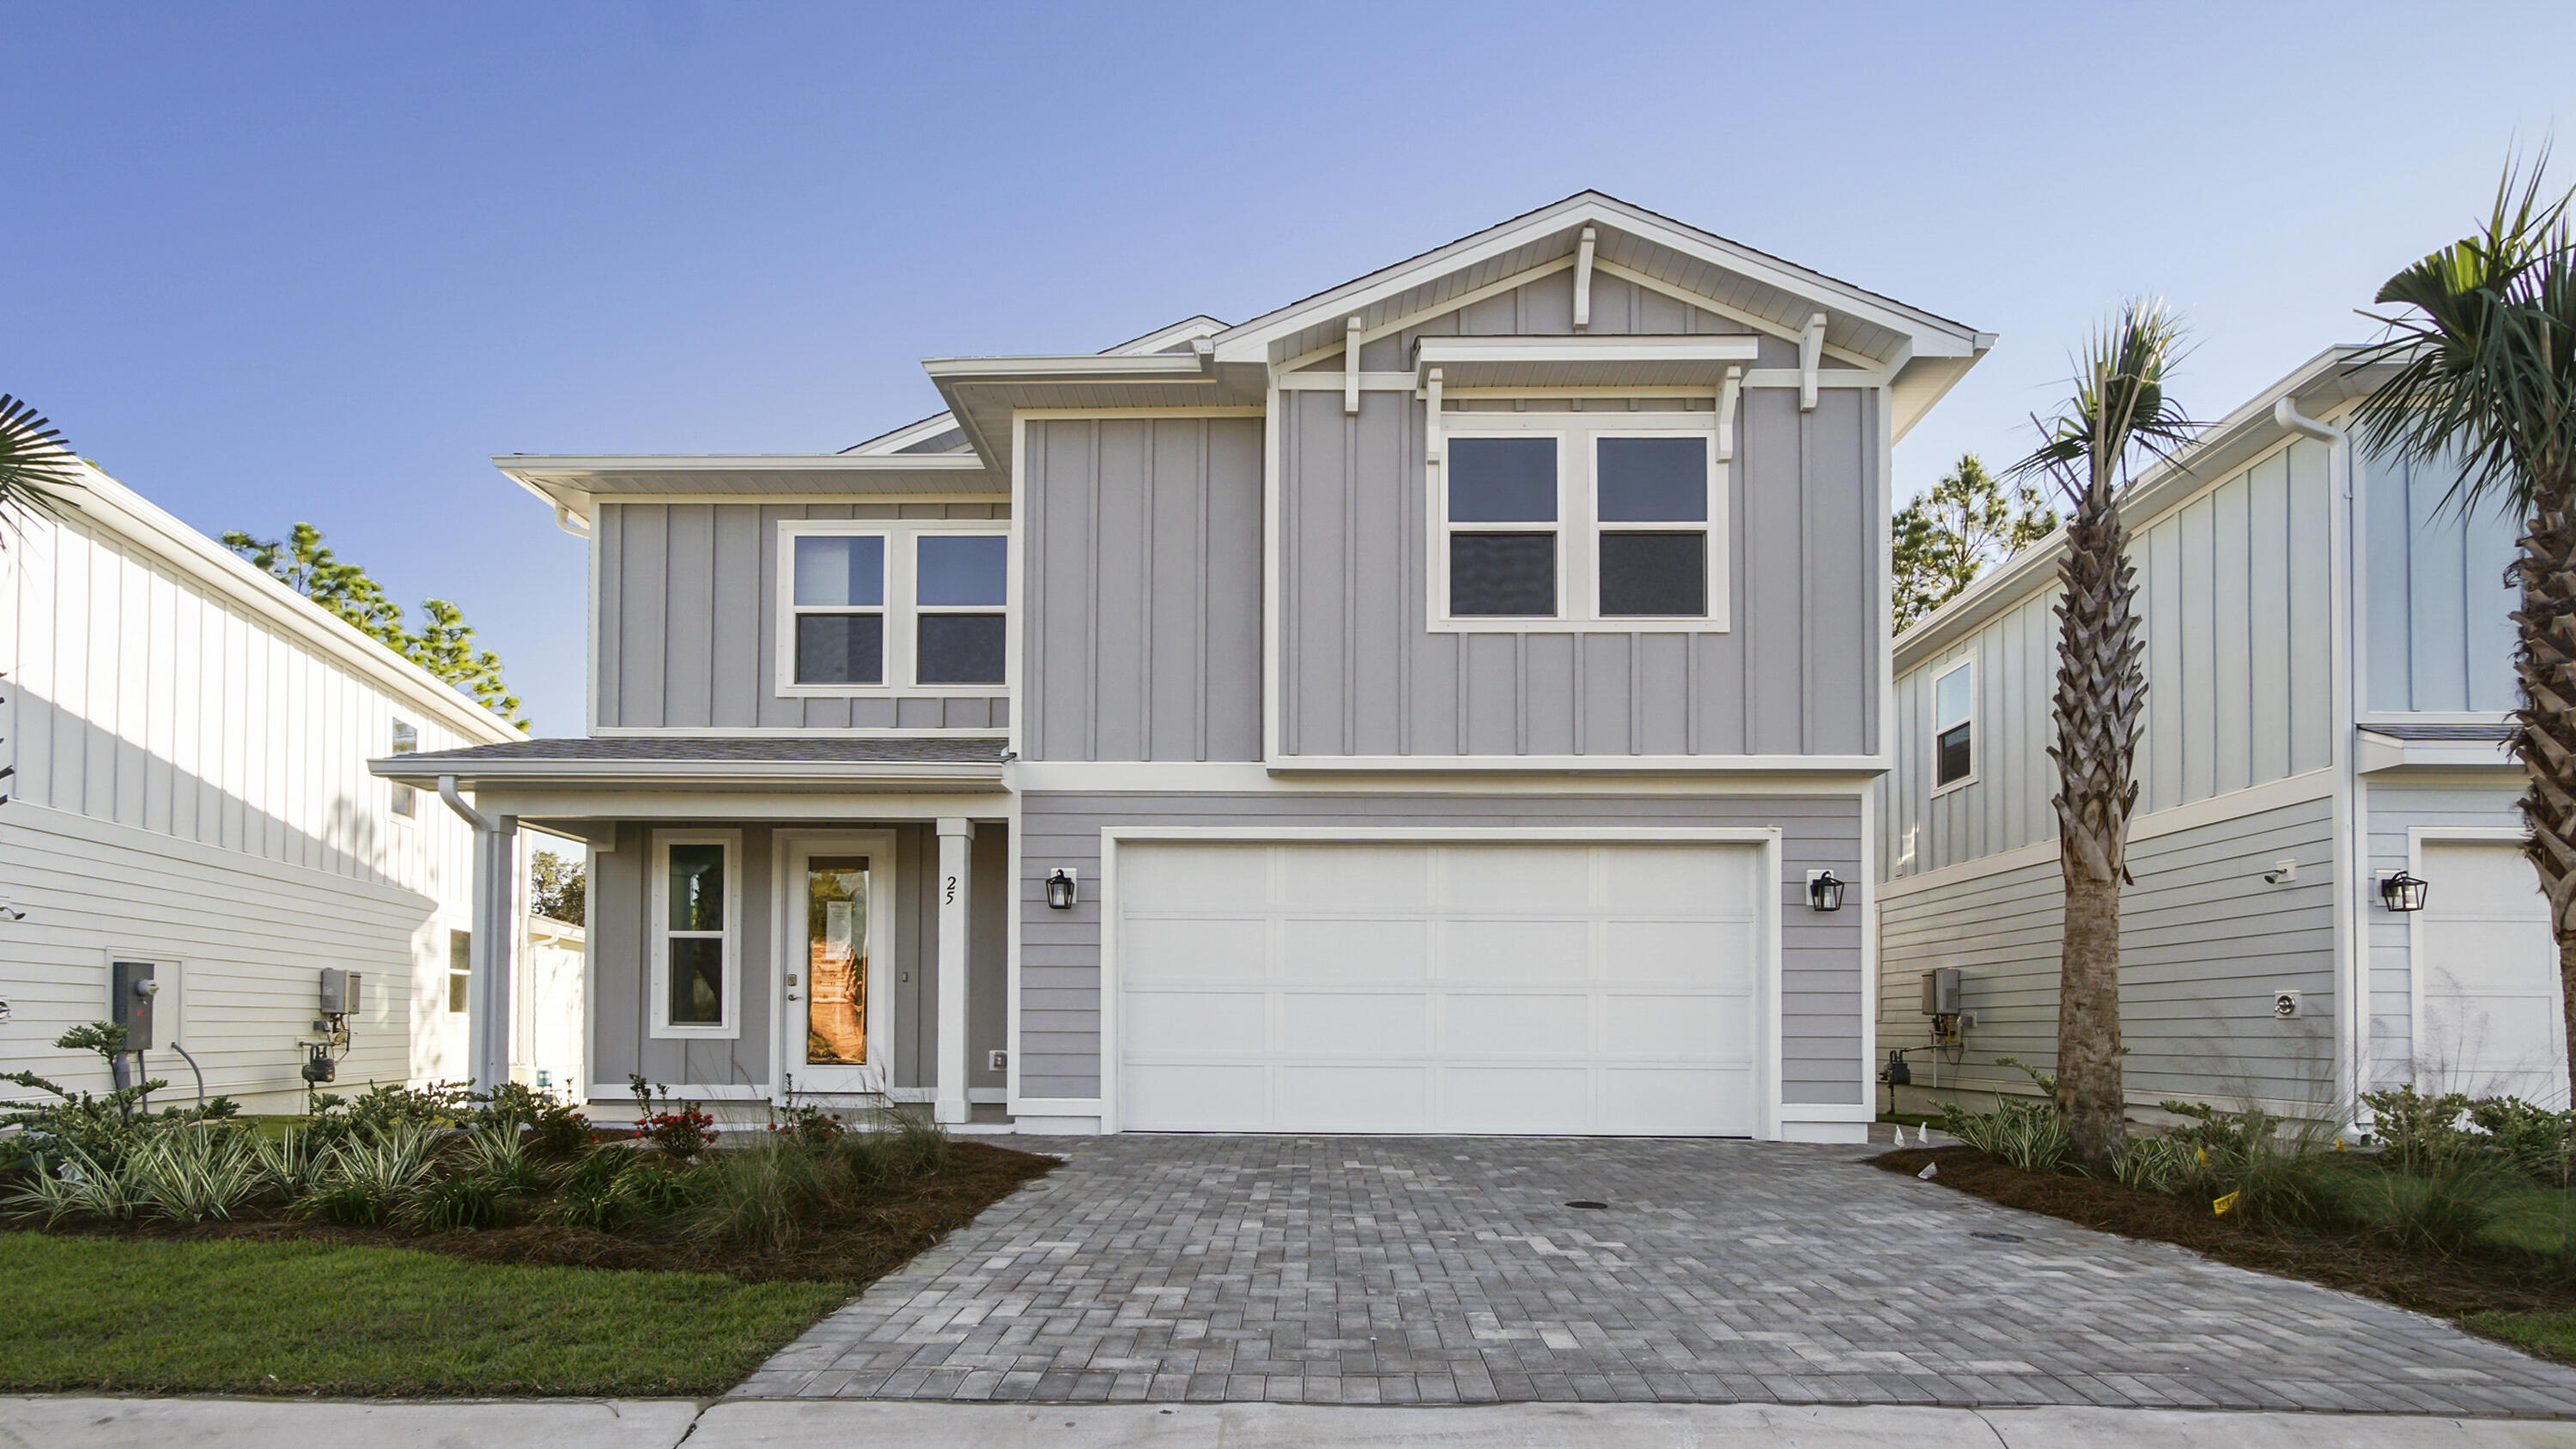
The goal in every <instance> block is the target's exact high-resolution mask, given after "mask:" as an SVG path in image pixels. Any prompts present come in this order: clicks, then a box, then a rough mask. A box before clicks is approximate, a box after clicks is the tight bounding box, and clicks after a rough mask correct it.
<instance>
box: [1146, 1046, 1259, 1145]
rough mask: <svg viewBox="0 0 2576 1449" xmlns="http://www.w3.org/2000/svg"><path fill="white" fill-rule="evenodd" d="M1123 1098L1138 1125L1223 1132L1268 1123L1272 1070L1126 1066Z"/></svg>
mask: <svg viewBox="0 0 2576 1449" xmlns="http://www.w3.org/2000/svg"><path fill="white" fill-rule="evenodd" d="M1125 1072H1126V1080H1125V1081H1124V1082H1123V1083H1122V1085H1121V1094H1122V1095H1123V1096H1124V1097H1125V1098H1126V1102H1127V1111H1128V1113H1129V1115H1130V1116H1132V1117H1133V1118H1134V1119H1135V1120H1136V1121H1138V1122H1150V1123H1153V1124H1155V1125H1157V1126H1160V1127H1164V1128H1167V1129H1170V1130H1175V1131H1182V1132H1188V1131H1201V1130H1203V1131H1224V1130H1227V1129H1229V1128H1235V1129H1239V1128H1241V1126H1242V1125H1243V1124H1244V1123H1246V1122H1266V1121H1268V1120H1270V1117H1271V1115H1272V1114H1271V1109H1270V1069H1269V1068H1267V1067H1264V1066H1259V1065H1254V1064H1244V1065H1212V1064H1210V1065H1172V1064H1139V1063H1136V1062H1129V1063H1128V1064H1127V1066H1126V1069H1125Z"/></svg>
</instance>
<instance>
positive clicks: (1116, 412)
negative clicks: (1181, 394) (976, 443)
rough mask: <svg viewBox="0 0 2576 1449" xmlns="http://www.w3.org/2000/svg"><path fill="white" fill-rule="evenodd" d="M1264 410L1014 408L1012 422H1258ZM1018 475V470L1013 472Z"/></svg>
mask: <svg viewBox="0 0 2576 1449" xmlns="http://www.w3.org/2000/svg"><path fill="white" fill-rule="evenodd" d="M1261 414H1262V409H1261V408H1260V407H1259V406H1258V405H1256V404H1250V403H1243V404H1229V405H1224V406H1217V405H1213V404H1205V403H1189V404H1183V405H1181V406H1178V407H1168V408H1013V409H1011V416H1012V417H1013V418H1027V419H1029V420H1031V421H1033V422H1041V423H1049V422H1066V421H1069V420H1075V419H1080V418H1257V417H1259V416H1261ZM1014 476H1017V475H1016V470H1015V471H1014Z"/></svg>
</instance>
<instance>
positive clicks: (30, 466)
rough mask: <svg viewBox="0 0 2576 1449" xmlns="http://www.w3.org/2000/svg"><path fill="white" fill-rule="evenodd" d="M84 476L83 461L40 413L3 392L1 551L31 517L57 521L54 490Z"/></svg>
mask: <svg viewBox="0 0 2576 1449" xmlns="http://www.w3.org/2000/svg"><path fill="white" fill-rule="evenodd" d="M79 477H80V458H79V456H78V455H76V454H74V453H73V452H72V450H71V446H70V445H69V444H68V443H65V442H64V441H63V435H62V432H61V431H60V430H59V429H57V428H56V427H55V426H54V425H53V424H52V423H49V422H47V421H45V419H44V418H43V417H42V416H41V415H39V414H38V413H37V412H36V410H35V409H34V408H32V407H29V406H28V405H27V404H25V403H23V402H20V401H19V400H18V399H16V398H14V397H11V396H9V395H8V394H6V393H0V546H6V545H7V543H8V536H9V534H10V532H11V531H12V530H13V529H14V527H15V526H16V525H17V524H18V523H19V522H20V521H21V520H23V519H24V518H25V517H26V516H27V515H28V514H30V513H40V514H43V515H45V516H46V517H49V518H50V517H57V516H59V515H60V513H61V508H62V498H61V496H60V495H59V494H57V493H56V492H55V491H54V490H55V489H57V488H59V487H62V486H63V485H65V484H68V483H71V482H73V481H75V480H77V479H78V478H79Z"/></svg>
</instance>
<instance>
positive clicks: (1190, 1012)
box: [1114, 842, 1764, 1136]
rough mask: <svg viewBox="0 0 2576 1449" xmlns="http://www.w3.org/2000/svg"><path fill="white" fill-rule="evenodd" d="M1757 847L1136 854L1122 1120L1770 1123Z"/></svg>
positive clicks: (1295, 1125) (1439, 1128) (1125, 950)
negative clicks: (1760, 1097) (1758, 1106)
mask: <svg viewBox="0 0 2576 1449" xmlns="http://www.w3.org/2000/svg"><path fill="white" fill-rule="evenodd" d="M1760 860H1761V856H1760V855H1759V853H1758V852H1757V851H1756V850H1755V849H1754V848H1753V847H1751V846H1743V845H1581V844H1532V845H1505V844H1492V843H1484V842H1477V843H1473V844H1446V843H1443V844H1436V845H1435V844H1423V843H1388V844H1367V845H1359V844H1344V843H1339V842H1334V843H1321V842H1316V843H1306V842H1300V843H1294V844H1267V843H1263V844H1210V843H1197V842H1192V843H1186V844H1185V843H1177V842H1150V843H1146V842H1137V843H1129V844H1126V845H1123V846H1121V847H1120V848H1119V851H1118V882H1117V901H1116V902H1115V905H1116V907H1117V910H1118V938H1117V941H1116V943H1115V947H1114V950H1115V953H1116V969H1117V972H1118V978H1119V983H1120V984H1119V1019H1118V1022H1117V1027H1116V1030H1117V1035H1118V1037H1119V1039H1120V1042H1121V1049H1120V1066H1119V1087H1118V1093H1119V1102H1120V1110H1121V1114H1122V1120H1123V1125H1124V1126H1125V1127H1127V1128H1129V1129H1132V1130H1146V1131H1151V1130H1158V1129H1159V1130H1165V1131H1191V1130H1197V1131H1240V1132H1265V1131H1266V1132H1427V1133H1447V1132H1462V1133H1489V1132H1490V1133H1633V1134H1673V1135H1696V1134H1709V1135H1728V1136H1745V1135H1750V1134H1751V1133H1752V1132H1753V1131H1754V1130H1755V1127H1756V1125H1757V1117H1756V1113H1755V1109H1754V1100H1755V1090H1756V1081H1757V1076H1758V1074H1757V1073H1756V1071H1755V1064H1756V1060H1757V1057H1756V1043H1758V1042H1760V1041H1762V1040H1763V1039H1764V1034H1763V1033H1762V1032H1761V1030H1760V1029H1759V1023H1760V1022H1761V1020H1762V1013H1761V1011H1760V1009H1759V998H1758V996H1757V992H1756V984H1757V982H1758V981H1759V980H1760V979H1761V977H1762V974H1763V973H1762V972H1761V971H1760V970H1759V969H1758V968H1759V962H1760V960H1761V944H1762V941H1763V935H1762V932H1761V931H1760V929H1759V928H1758V924H1757V922H1758V918H1759V910H1758V902H1759V900H1760V891H1759V881H1758V866H1759V862H1760Z"/></svg>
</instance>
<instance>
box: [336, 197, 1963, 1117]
mask: <svg viewBox="0 0 2576 1449" xmlns="http://www.w3.org/2000/svg"><path fill="white" fill-rule="evenodd" d="M1992 341H1993V339H1992V337H1990V336H1988V335H1985V334H1981V333H1978V332H1977V331H1975V330H1974V329H1972V328H1969V327H1967V326H1964V325H1962V324H1959V323H1956V322H1952V321H1948V320H1946V319H1944V318H1941V317H1938V316H1935V315H1933V314H1931V313H1928V312H1924V311H1921V310H1919V309H1917V308H1914V307H1910V306H1907V305H1905V304H1903V303H1900V302H1896V301H1892V300H1890V299H1888V298H1886V297H1882V296H1878V295H1875V294H1873V293H1870V292H1866V291H1863V290H1861V289H1859V288H1857V287H1854V286H1852V285H1850V284H1848V283H1844V282H1840V281H1836V280H1834V279H1832V278H1830V277H1825V276H1822V275H1819V274H1817V273H1815V272H1813V271H1809V270H1807V269H1805V268H1802V267H1798V266H1795V265H1792V264H1790V263H1788V262H1784V261H1781V260H1779V259H1777V258H1774V257H1769V256H1765V255H1763V254H1762V253H1759V252H1756V251H1753V250H1751V249H1749V248H1747V247H1744V246H1741V245H1738V244H1737V243H1734V242H1730V241H1726V240H1724V239H1722V238H1719V237H1716V236H1712V235H1710V234H1708V233H1706V232H1702V231H1698V230H1696V229H1694V228H1691V227H1688V226H1685V225H1682V224H1680V223H1677V222H1674V221H1671V220H1669V219H1667V218H1664V217H1661V216H1657V215H1654V214H1653V213H1650V212H1647V211H1643V210H1640V209H1639V208H1637V207H1634V206H1630V205H1627V204H1625V203H1623V202H1620V201H1617V200H1614V199H1612V198H1610V197H1606V196H1602V195H1599V194H1597V193H1591V192H1586V193H1583V194H1581V195H1577V196H1574V197H1570V198H1568V199H1566V200H1564V201H1562V202H1558V203H1556V204H1555V205H1552V206H1548V207H1546V208H1543V209H1541V210H1538V211H1534V212H1531V213H1529V214H1528V215H1525V216H1521V217H1518V218H1515V219H1513V220H1511V221H1508V222H1505V223H1503V224H1502V225H1499V226H1496V227H1494V228H1492V229H1490V230H1487V231H1483V232H1479V233H1477V234H1475V235H1473V236H1469V237H1466V238H1464V239H1462V240H1459V241H1456V242H1452V243H1450V244H1449V245H1446V246H1443V247H1440V248H1438V249H1436V250H1433V251H1429V252H1425V253H1423V254H1422V255H1419V256H1416V257H1413V258H1411V259H1410V260H1406V261H1400V262H1397V263H1395V264H1394V265H1392V266H1389V267H1386V268H1384V269H1383V270H1380V271H1376V272H1372V273H1370V274H1369V275H1367V276H1364V277H1360V278H1358V279H1356V280H1353V281H1350V282H1345V283H1343V284H1341V285H1338V286H1335V287H1332V288H1329V289H1327V290H1325V291H1322V292H1318V293H1316V294H1315V295H1313V296H1311V297H1308V298H1305V299H1304V300H1302V301H1296V302H1291V303H1289V304H1287V305H1285V306H1283V307H1281V308H1279V309H1278V310H1276V311H1273V312H1269V313H1266V314H1264V315H1262V316H1259V317H1255V318H1253V319H1252V320H1250V321H1247V322H1242V323H1238V324H1234V325H1228V324H1226V323H1222V322H1218V321H1216V320H1214V319H1211V318H1206V317H1197V318H1192V319H1190V320H1189V321H1186V322H1182V323H1179V324H1176V325H1174V326H1171V327H1167V328H1164V329H1162V330H1161V331H1158V332H1155V333H1152V334H1150V335H1148V336H1145V337H1142V338H1139V339H1137V340H1135V341H1133V342H1130V343H1127V344H1125V345H1122V346H1119V347H1115V348H1112V349H1110V350H1109V351H1107V352H1105V353H1100V354H1086V355H1080V356H1024V357H972V358H940V359H933V360H931V361H929V362H928V363H926V364H925V366H926V368H927V370H928V372H929V374H930V377H931V379H932V381H933V382H934V383H935V384H936V385H937V387H938V390H939V392H940V395H941V398H942V400H943V401H944V403H945V404H946V411H944V412H942V413H940V414H939V415H937V416H935V417H932V418H928V419H925V420H923V421H922V422H919V423H915V424H913V425H911V426H909V427H905V428H901V429H898V430H897V431H894V432H891V433H888V434H885V435H884V436H881V437H878V438H876V439H873V440H871V441H869V442H866V443H862V444H860V445H858V446H857V447H855V448H852V449H850V450H849V451H846V452H842V453H834V454H828V455H822V456H773V455H764V456H752V457H530V456H516V455H514V456H508V457H504V458H501V459H498V460H497V462H498V463H499V465H500V467H501V468H502V470H503V471H504V472H505V473H507V474H508V475H509V476H510V477H512V478H513V479H516V480H517V481H519V482H520V483H522V484H523V485H525V486H526V487H527V488H528V489H529V490H531V491H532V492H534V493H536V494H537V495H539V496H540V497H541V498H543V499H544V500H545V502H546V503H547V505H548V506H550V507H552V508H553V509H554V510H555V515H556V519H557V522H558V523H560V524H561V525H562V526H563V527H565V528H567V529H570V530H572V531H575V532H577V533H580V534H581V535H582V536H584V537H585V538H586V539H587V540H588V541H589V549H590V569H591V572H590V577H591V587H592V608H591V619H590V628H591V646H590V658H591V676H590V721H589V730H588V733H587V735H586V737H584V738H581V739H569V740H536V741H529V742H526V743H514V744H510V745H503V746H496V747H490V748H483V749H464V750H454V751H448V752H443V753H436V754H419V755H415V756H410V757H407V758H403V759H400V760H387V761H383V762H380V764H379V769H380V771H381V772H382V773H384V774H387V775H389V776H392V777H395V778H398V779H402V780H406V781H409V782H412V783H415V784H417V785H419V786H421V787H423V788H429V789H436V788H439V787H440V786H441V785H442V783H444V784H446V785H447V786H448V787H449V788H451V789H458V790H462V789H471V790H472V791H473V794H474V800H475V802H476V807H477V809H478V810H479V811H480V812H481V813H482V817H483V820H484V825H485V834H486V839H487V843H488V845H489V849H488V850H487V856H488V858H490V859H491V860H492V861H493V862H494V869H495V870H496V871H497V870H498V869H499V868H500V864H501V863H503V862H506V860H507V858H508V852H509V845H508V841H509V838H510V837H509V835H508V831H509V830H510V828H511V827H512V825H513V823H514V822H515V821H522V820H524V821H528V822H531V823H541V824H542V825H544V827H545V828H547V829H549V830H557V831H563V832H567V833H571V834H575V835H578V836H581V837H583V838H585V839H587V840H589V841H590V842H591V844H592V847H593V855H592V862H593V868H592V872H591V877H590V879H591V902H590V917H589V919H590V937H589V949H590V952H591V959H590V971H591V983H590V996H589V1000H590V1003H591V1004H590V1008H589V1009H590V1012H591V1022H590V1030H591V1033H592V1038H591V1057H590V1060H591V1061H592V1062H593V1063H594V1064H595V1069H594V1071H593V1073H592V1076H593V1079H594V1085H593V1086H592V1092H593V1093H594V1095H596V1096H607V1097H613V1096H616V1095H618V1094H620V1093H622V1091H623V1090H624V1089H623V1087H622V1086H621V1085H619V1083H620V1079H621V1077H622V1076H623V1075H624V1074H625V1073H626V1072H628V1071H634V1072H638V1073H641V1074H642V1075H644V1076H646V1077H648V1078H651V1079H653V1080H655V1081H659V1082H663V1083H668V1084H670V1085H671V1087H672V1088H673V1090H674V1092H675V1093H677V1094H679V1095H682V1096H686V1097H690V1098H696V1099H700V1100H705V1101H712V1102H726V1101H734V1102H757V1101H760V1100H764V1099H771V1098H775V1097H777V1096H779V1095H780V1094H783V1093H786V1092H789V1091H795V1092H799V1093H810V1094H815V1095H817V1096H821V1097H824V1098H826V1099H829V1098H830V1097H832V1096H834V1095H836V1094H840V1093H845V1092H850V1091H855V1090H863V1089H866V1088H869V1087H871V1086H874V1085H877V1084H885V1085H887V1086H890V1088H891V1090H892V1092H893V1095H895V1096H896V1097H897V1098H899V1099H911V1100H919V1101H929V1102H931V1103H933V1104H935V1110H936V1114H937V1116H938V1117H939V1118H941V1119H942V1120H945V1121H950V1122H959V1123H965V1122H970V1121H989V1122H995V1123H999V1122H1002V1121H1005V1120H1007V1122H1008V1123H1009V1124H1010V1126H1011V1127H1012V1128H1013V1129H1014V1130H1018V1131H1024V1132H1050V1131H1051V1132H1116V1131H1156V1130H1160V1131H1246V1132H1287V1131H1295V1132H1353V1133H1603V1134H1618V1133H1652V1134H1718V1135H1736V1136H1756V1137H1771V1138H1789V1139H1799V1140H1841V1141H1858V1140H1861V1139H1862V1137H1863V1136H1864V1134H1865V1131H1866V1124H1867V1123H1868V1122H1869V1121H1870V1120H1871V1118H1872V1116H1873V1112H1874V1108H1873V1104H1872V1073H1873V1070H1874V1066H1875V1062H1874V1052H1875V1041H1874V1037H1873V1032H1874V1027H1873V1020H1874V1014H1873V1008H1872V1002H1871V991H1870V985H1869V983H1870V982H1871V981H1872V979H1873V976H1874V970H1873V964H1872V960H1871V954H1872V951H1873V941H1872V937H1871V933H1870V932H1869V931H1868V930H1867V929H1866V928H1865V927H1866V922H1867V919H1868V911H1867V909H1866V905H1867V900H1866V895H1867V892H1866V890H1865V888H1864V883H1866V882H1870V881H1872V880H1874V879H1876V878H1877V875H1878V869H1877V862H1876V861H1875V859H1874V858H1873V852H1874V850H1875V849H1876V845H1875V842H1876V841H1877V839H1878V838H1879V832H1878V831H1877V830H1876V829H1875V827H1874V825H1873V822H1872V818H1871V816H1872V811H1873V808H1874V802H1873V796H1872V787H1873V784H1874V782H1875V781H1876V779H1877V778H1878V776H1879V775H1880V774H1881V773H1882V772H1883V771H1884V770H1885V769H1886V768H1887V766H1888V761H1889V752H1890V745H1891V735H1890V729H1889V726H1890V716H1889V713H1888V710H1887V708H1886V700H1887V697H1888V685H1889V678H1890V674H1889V671H1890V660H1891V654H1890V648H1889V630H1888V619H1887V612H1886V599H1887V588H1886V576H1887V564H1886V555H1885V549H1886V538H1887V523H1888V513H1889V503H1888V458H1889V449H1890V447H1891V446H1892V445H1893V443H1894V442H1895V440H1896V439H1897V438H1899V437H1901V436H1903V435H1904V433H1905V431H1906V429H1907V428H1908V427H1910V426H1911V425H1912V424H1913V423H1914V422H1915V421H1916V420H1917V419H1919V418H1920V417H1921V416H1922V415H1923V414H1924V412H1925V411H1926V410H1927V409H1928V408H1930V407H1931V406H1932V404H1933V403H1934V402H1936V401H1937V400H1938V399H1939V398H1940V397H1941V395H1942V394H1943V393H1944V392H1945V391H1947V390H1948V388H1949V387H1950V386H1951V385H1952V384H1953V383H1954V382H1956V381H1957V379H1958V378H1959V377H1960V376H1961V375H1962V374H1963V373H1964V372H1965V370H1966V369H1967V368H1968V367H1970V366H1971V365H1973V364H1974V363H1975V361H1976V359H1977V358H1978V357H1979V356H1980V355H1982V354H1983V352H1984V351H1985V350H1986V349H1987V348H1988V347H1989V346H1990V345H1991V343H1992ZM1828 873H1829V874H1830V875H1831V877H1832V878H1833V879H1832V881H1830V882H1827V883H1825V884H1823V885H1815V884H1813V882H1814V881H1815V879H1816V878H1817V877H1819V876H1823V875H1826V874H1828ZM1845 891H1847V892H1848V893H1847V894H1845V893H1843V892H1845ZM1827 907H1831V908H1827Z"/></svg>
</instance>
